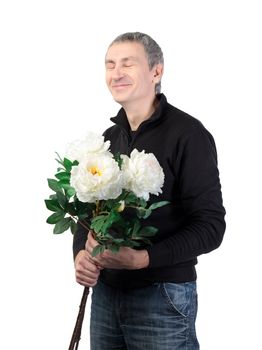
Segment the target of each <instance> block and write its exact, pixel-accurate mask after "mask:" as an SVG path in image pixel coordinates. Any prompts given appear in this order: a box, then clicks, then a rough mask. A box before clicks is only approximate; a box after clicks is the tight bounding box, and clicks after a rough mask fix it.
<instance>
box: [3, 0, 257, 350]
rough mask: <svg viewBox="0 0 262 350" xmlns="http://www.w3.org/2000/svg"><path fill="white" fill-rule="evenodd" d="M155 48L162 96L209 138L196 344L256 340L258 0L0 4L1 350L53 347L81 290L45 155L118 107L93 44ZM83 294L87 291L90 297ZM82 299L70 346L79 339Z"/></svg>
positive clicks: (100, 126)
mask: <svg viewBox="0 0 262 350" xmlns="http://www.w3.org/2000/svg"><path fill="white" fill-rule="evenodd" d="M126 31H142V32H146V33H148V34H150V35H151V36H152V37H153V38H154V39H155V40H156V41H157V42H158V43H159V44H160V46H161V47H162V49H163V52H164V56H165V63H166V64H165V75H164V78H163V84H162V85H163V92H164V93H165V94H166V96H167V98H168V100H169V102H170V103H172V104H173V105H175V106H177V107H178V108H180V109H182V110H184V111H186V112H187V113H189V114H191V115H193V116H194V117H196V118H198V119H200V120H201V121H202V122H203V123H204V125H205V126H206V127H207V129H209V131H210V132H211V133H212V134H213V136H214V137H215V140H216V144H217V149H218V155H219V168H220V173H221V182H222V186H223V196H224V203H225V206H226V209H227V231H226V235H225V239H224V242H223V244H222V246H221V247H220V248H219V249H218V250H216V251H215V252H213V253H210V254H208V255H206V256H202V257H200V258H199V264H198V290H199V313H198V320H197V329H198V337H199V340H200V343H201V349H202V350H222V349H223V350H232V349H237V350H240V349H262V340H261V319H260V317H259V316H260V315H261V311H262V309H261V294H262V293H261V282H260V279H261V235H262V230H261V216H262V213H261V209H262V206H261V203H260V202H261V195H262V193H261V150H262V147H261V127H260V126H259V119H260V118H261V81H262V72H261V62H262V55H261V32H262V27H261V10H260V9H259V1H252V0H249V1H241V0H239V1H230V0H227V1H221V0H220V1H210V0H209V1H201V0H200V1H187V0H184V1H164V0H163V1H161V2H159V1H155V0H150V1H144V2H142V1H141V0H140V1H137V0H133V1H129V2H124V1H120V0H119V1H114V0H111V1H104V2H103V1H99V0H96V1H95V2H91V1H87V0H86V1H78V0H75V1H68V0H63V1H62V0H61V1H59V0H45V1H37V0H32V1H29V0H23V1H13V0H6V1H1V5H0V50H1V54H0V61H1V62H0V93H1V94H0V116H1V129H0V130H1V131H0V133H1V137H0V142H1V145H0V147H1V148H0V152H1V172H0V174H1V187H0V188H1V189H0V191H1V238H0V240H1V254H0V268H1V274H0V276H1V288H0V293H1V298H0V318H1V324H0V333H1V341H0V343H1V345H0V347H1V349H2V348H3V349H5V350H16V349H28V350H35V349H37V350H47V349H48V350H60V349H61V350H65V349H67V348H68V345H69V340H70V337H71V333H72V330H73V326H74V323H75V319H76V314H77V311H78V305H79V302H80V297H81V294H82V287H80V286H78V285H77V284H76V283H75V281H74V269H73V260H72V252H71V243H72V236H71V233H69V232H67V233H65V234H62V235H58V236H54V235H53V234H52V226H49V225H47V224H46V223H45V220H46V217H47V216H48V215H49V212H48V211H47V210H46V209H45V206H44V198H47V197H48V196H49V194H50V191H49V189H48V187H47V182H46V178H48V177H52V176H53V174H54V172H55V170H56V162H55V161H54V157H55V154H54V152H55V151H58V152H60V153H61V154H63V151H64V147H65V145H66V143H67V142H69V141H71V140H73V139H75V138H77V137H79V136H81V135H82V134H83V133H84V132H85V131H87V130H92V131H95V132H99V133H101V132H102V131H103V130H104V129H105V128H106V127H108V126H109V125H111V124H110V121H109V118H110V117H112V116H114V115H115V114H116V112H117V110H118V108H119V106H118V105H116V104H115V102H114V101H113V100H112V98H111V96H110V94H109V92H108V91H107V89H106V86H105V83H104V54H105V51H106V49H107V46H108V44H109V43H110V42H111V41H112V40H113V39H114V38H115V36H117V35H118V34H120V33H123V32H126ZM89 300H90V299H89ZM88 316H89V305H88V307H87V311H86V319H85V324H84V329H83V334H82V335H83V338H82V340H81V344H80V349H88Z"/></svg>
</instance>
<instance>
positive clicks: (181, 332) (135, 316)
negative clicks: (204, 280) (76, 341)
mask: <svg viewBox="0 0 262 350" xmlns="http://www.w3.org/2000/svg"><path fill="white" fill-rule="evenodd" d="M196 314H197V292H196V283H195V282H187V283H179V284H176V283H156V284H154V285H152V286H149V287H144V288H137V289H132V290H118V289H114V288H111V287H109V286H107V285H105V284H103V283H102V282H99V283H98V284H97V285H96V286H95V287H94V288H93V293H92V304H91V321H90V330H91V332H90V333H91V350H113V349H118V350H198V349H199V344H198V341H197V338H196V332H195V320H196Z"/></svg>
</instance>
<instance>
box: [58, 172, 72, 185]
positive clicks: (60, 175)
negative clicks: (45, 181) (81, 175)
mask: <svg viewBox="0 0 262 350" xmlns="http://www.w3.org/2000/svg"><path fill="white" fill-rule="evenodd" d="M55 177H56V178H57V179H58V180H63V181H67V182H68V183H69V181H70V173H68V172H66V171H61V172H60V173H57V174H55Z"/></svg>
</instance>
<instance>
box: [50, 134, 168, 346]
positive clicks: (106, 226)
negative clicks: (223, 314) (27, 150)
mask: <svg viewBox="0 0 262 350" xmlns="http://www.w3.org/2000/svg"><path fill="white" fill-rule="evenodd" d="M109 147H110V142H109V141H106V142H105V141H104V137H103V136H100V135H96V134H94V133H92V132H89V133H87V135H86V137H85V138H83V139H79V140H76V141H74V142H72V143H70V144H69V145H68V147H67V151H66V155H65V157H64V158H63V159H62V158H61V157H60V156H59V155H58V154H57V156H58V158H57V159H56V160H57V162H58V163H59V167H58V169H57V173H56V174H55V179H48V185H49V187H50V189H51V190H52V191H53V193H52V194H51V195H50V197H49V199H46V200H45V204H46V207H47V209H49V210H50V211H52V212H53V213H52V214H51V215H50V216H49V217H48V218H47V223H49V224H52V225H54V230H53V232H54V233H55V234H59V233H62V232H65V231H67V230H68V229H71V232H72V233H73V234H74V233H75V232H76V230H77V227H78V226H77V225H82V226H83V227H84V228H86V230H87V232H88V230H92V232H93V235H94V238H95V239H96V241H97V242H98V243H99V245H97V246H96V247H95V249H94V250H93V253H92V254H93V256H95V255H97V254H101V253H103V251H104V250H105V249H109V250H111V251H112V252H118V250H119V249H120V247H122V246H125V247H132V248H135V247H138V246H139V245H140V244H141V243H142V242H143V243H145V244H150V237H152V236H153V235H155V234H156V232H157V228H156V227H153V226H143V225H141V221H142V220H141V219H146V218H148V217H149V216H150V214H151V212H152V211H153V210H155V209H157V208H159V207H161V206H164V205H166V204H167V203H168V202H167V201H159V202H154V203H153V204H151V205H149V204H148V199H149V197H150V194H154V195H158V194H159V193H161V192H162V190H161V187H162V186H163V184H164V172H163V170H162V168H161V166H160V165H159V163H158V161H157V159H156V157H155V156H154V155H153V154H152V153H148V154H147V153H145V152H144V151H142V152H139V151H138V150H136V149H134V150H133V151H132V153H131V154H130V156H127V155H123V154H115V155H113V154H112V153H111V152H110V150H109ZM127 211H128V212H129V214H128V215H125V213H126V212H127ZM130 213H132V215H130ZM87 290H88V289H87V288H85V295H83V298H82V301H81V305H82V309H81V305H80V311H79V315H78V318H80V319H81V317H82V319H81V320H77V324H78V326H77V324H76V327H75V330H74V333H73V337H74V338H78V339H77V341H79V339H80V333H81V324H82V320H83V316H84V305H85V301H86V297H87V294H88V293H87ZM84 299H85V300H84ZM81 310H82V311H81ZM81 312H82V316H81V315H80V314H81ZM78 321H79V322H80V325H79V322H78ZM79 327H80V328H79ZM70 346H71V347H69V349H73V341H72V340H71V345H70Z"/></svg>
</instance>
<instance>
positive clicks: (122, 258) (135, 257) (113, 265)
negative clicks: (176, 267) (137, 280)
mask: <svg viewBox="0 0 262 350" xmlns="http://www.w3.org/2000/svg"><path fill="white" fill-rule="evenodd" d="M97 245H98V242H97V241H96V240H95V239H94V237H93V235H92V232H91V231H89V233H88V239H87V241H86V250H87V252H88V254H89V255H90V259H91V261H92V262H93V263H94V264H96V265H97V266H98V267H100V268H109V269H128V270H136V269H142V268H146V267H147V266H148V265H149V256H148V253H147V251H146V250H135V249H132V248H128V247H121V248H120V250H119V252H118V253H112V252H111V251H110V250H105V251H104V252H103V253H102V254H100V255H97V256H95V257H92V251H93V249H94V248H95V247H96V246H97Z"/></svg>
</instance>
